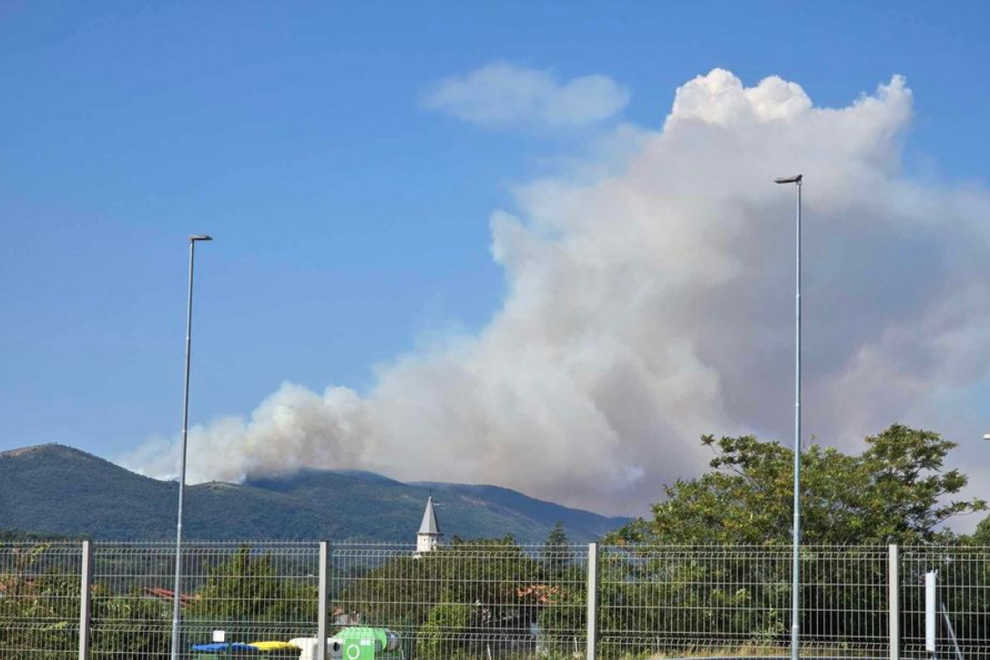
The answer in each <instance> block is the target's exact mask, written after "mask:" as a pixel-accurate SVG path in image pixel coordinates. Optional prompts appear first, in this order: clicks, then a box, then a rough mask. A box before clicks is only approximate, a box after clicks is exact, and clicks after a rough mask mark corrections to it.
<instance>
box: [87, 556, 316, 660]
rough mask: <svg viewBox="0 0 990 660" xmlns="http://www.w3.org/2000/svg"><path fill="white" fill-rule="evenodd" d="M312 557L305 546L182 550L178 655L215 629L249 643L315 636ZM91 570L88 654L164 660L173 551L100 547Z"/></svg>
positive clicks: (187, 653) (167, 644)
mask: <svg viewBox="0 0 990 660" xmlns="http://www.w3.org/2000/svg"><path fill="white" fill-rule="evenodd" d="M318 558H319V546H318V545H316V544H312V543H310V544H285V543H279V544H269V543H244V544H236V543H233V544H230V543H223V544H218V543H211V544H203V543H192V544H187V545H184V546H183V551H182V590H181V596H180V607H181V613H182V617H181V619H182V625H181V627H180V633H181V638H180V639H181V641H180V645H179V648H180V649H181V654H180V657H192V656H193V651H192V647H193V645H200V644H207V643H210V642H211V641H212V635H213V631H214V630H222V631H224V632H225V634H226V637H227V638H228V639H231V640H238V641H243V642H248V643H249V642H257V641H272V640H275V641H281V640H288V639H290V638H294V637H315V634H316V622H317V610H318V591H317V580H318V573H319V566H318ZM94 566H95V568H94V575H93V587H92V593H93V620H92V631H93V632H92V648H93V652H92V656H93V657H94V658H100V659H106V660H110V659H115V660H116V659H119V658H156V659H157V658H167V657H169V656H168V654H169V650H170V648H171V621H172V603H173V595H174V592H173V580H174V575H175V549H174V547H173V546H171V545H166V544H161V545H149V544H142V545H135V544H101V545H97V547H96V550H95V552H94Z"/></svg>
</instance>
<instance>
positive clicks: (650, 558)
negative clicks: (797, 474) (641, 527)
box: [599, 546, 888, 660]
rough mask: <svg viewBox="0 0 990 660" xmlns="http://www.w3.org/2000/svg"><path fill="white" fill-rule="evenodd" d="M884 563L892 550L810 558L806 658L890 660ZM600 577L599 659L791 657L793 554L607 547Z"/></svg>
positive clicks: (805, 562)
mask: <svg viewBox="0 0 990 660" xmlns="http://www.w3.org/2000/svg"><path fill="white" fill-rule="evenodd" d="M886 560H887V550H886V548H884V549H883V550H882V551H881V550H878V549H856V548H843V549H841V550H836V549H827V548H813V547H809V548H805V549H804V551H803V552H802V561H801V571H802V587H801V609H800V615H801V619H800V626H801V650H802V654H803V655H804V656H805V657H814V656H826V657H880V656H881V655H885V654H886V652H887V648H888V644H887V639H888V637H887V636H888V629H887V572H886V570H887V566H886ZM599 571H600V575H601V577H600V587H599V589H600V595H599V619H600V622H601V623H600V626H601V628H600V636H599V648H600V652H599V656H600V657H601V658H603V659H606V660H610V659H613V658H648V657H669V656H675V657H678V656H706V655H717V656H726V655H728V656H742V657H750V656H766V655H787V654H788V649H789V644H790V628H791V609H790V608H791V553H790V552H789V550H788V549H785V548H767V547H753V548H746V547H712V548H704V547H681V548H678V547H642V546H640V547H610V548H605V551H604V552H603V554H602V560H601V567H600V569H599Z"/></svg>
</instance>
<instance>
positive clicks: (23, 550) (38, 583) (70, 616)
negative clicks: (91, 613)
mask: <svg viewBox="0 0 990 660" xmlns="http://www.w3.org/2000/svg"><path fill="white" fill-rule="evenodd" d="M81 561H82V555H81V554H80V551H79V544H73V545H71V546H70V545H64V544H53V543H36V544H0V658H2V659H3V660H67V659H69V658H75V657H78V652H79V651H78V649H79V602H80V598H79V597H80V593H81V590H80V566H81Z"/></svg>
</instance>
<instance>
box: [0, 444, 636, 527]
mask: <svg viewBox="0 0 990 660" xmlns="http://www.w3.org/2000/svg"><path fill="white" fill-rule="evenodd" d="M431 491H432V492H433V493H434V495H435V499H436V500H437V502H438V507H437V515H438V517H439V519H440V524H441V528H442V531H443V532H444V534H445V535H446V536H447V537H448V538H450V537H452V536H455V535H456V536H459V537H462V538H481V537H486V538H488V537H502V536H505V535H506V534H512V535H513V536H515V537H516V538H517V539H519V540H520V541H525V542H539V541H542V540H543V539H545V538H546V536H547V534H548V533H549V531H550V529H551V528H552V527H553V526H554V525H555V524H556V523H557V522H561V523H563V524H564V527H565V528H566V531H567V534H568V535H569V537H570V538H571V539H572V540H574V541H589V540H594V539H596V538H598V537H599V536H601V535H602V534H604V533H606V532H608V531H611V530H613V529H615V528H617V527H619V526H621V525H622V524H623V523H625V522H626V519H623V518H610V517H606V516H601V515H598V514H595V513H591V512H588V511H581V510H577V509H569V508H566V507H562V506H560V505H557V504H553V503H551V502H543V501H540V500H537V499H534V498H531V497H528V496H526V495H524V494H522V493H519V492H517V491H513V490H509V489H504V488H498V487H492V486H465V485H460V484H446V483H435V484H405V483H402V482H398V481H394V480H391V479H388V478H386V477H382V476H380V475H376V474H372V473H366V472H333V471H318V470H304V471H302V472H299V473H296V474H294V475H291V476H285V477H273V478H264V479H252V480H249V481H248V482H246V483H244V484H229V483H220V482H213V483H208V484H200V485H196V486H191V487H189V488H188V490H187V499H186V520H185V525H184V527H185V535H186V537H187V538H189V539H217V540H240V539H327V540H331V541H332V540H372V541H405V542H411V541H413V540H414V538H415V533H416V530H417V529H418V527H419V522H420V518H421V516H422V512H423V507H424V505H425V502H426V498H427V497H428V496H429V494H430V492H431ZM177 495H178V486H177V484H176V483H174V482H166V481H159V480H156V479H151V478H148V477H144V476H141V475H139V474H135V473H133V472H130V471H128V470H126V469H124V468H122V467H120V466H118V465H115V464H113V463H111V462H109V461H106V460H104V459H102V458H98V457H96V456H92V455H90V454H87V453H85V452H83V451H79V450H77V449H73V448H71V447H66V446H62V445H39V446H35V447H26V448H23V449H15V450H11V451H7V452H3V453H0V529H8V530H11V529H13V530H22V531H26V532H32V533H44V534H57V535H63V536H84V537H90V538H95V539H117V540H152V539H158V540H167V539H170V538H172V537H173V535H174V528H175V505H176V498H177Z"/></svg>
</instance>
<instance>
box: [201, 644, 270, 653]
mask: <svg viewBox="0 0 990 660" xmlns="http://www.w3.org/2000/svg"><path fill="white" fill-rule="evenodd" d="M192 650H193V651H200V652H202V653H220V652H222V651H241V652H245V651H246V652H248V653H259V651H258V649H257V648H256V647H254V646H251V645H250V644H244V643H243V642H214V643H213V644H193V647H192Z"/></svg>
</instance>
